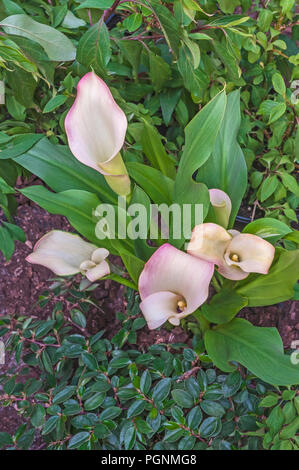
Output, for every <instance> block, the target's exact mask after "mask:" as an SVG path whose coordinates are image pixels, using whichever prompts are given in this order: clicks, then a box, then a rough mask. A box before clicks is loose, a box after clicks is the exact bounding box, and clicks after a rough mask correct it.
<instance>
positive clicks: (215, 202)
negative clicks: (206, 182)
mask: <svg viewBox="0 0 299 470" xmlns="http://www.w3.org/2000/svg"><path fill="white" fill-rule="evenodd" d="M209 194H210V202H211V204H212V206H213V209H214V212H215V216H216V222H217V223H218V224H219V225H221V226H222V227H224V228H227V226H228V222H229V217H230V213H231V211H232V203H231V200H230V198H229V196H228V195H227V194H226V193H225V192H224V191H222V190H221V189H209Z"/></svg>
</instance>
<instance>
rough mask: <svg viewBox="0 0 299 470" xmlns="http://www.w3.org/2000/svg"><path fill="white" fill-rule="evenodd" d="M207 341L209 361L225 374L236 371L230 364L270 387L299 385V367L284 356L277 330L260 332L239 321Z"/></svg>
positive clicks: (208, 335) (211, 332) (222, 327)
mask: <svg viewBox="0 0 299 470" xmlns="http://www.w3.org/2000/svg"><path fill="white" fill-rule="evenodd" d="M204 341H205V346H206V348H207V352H208V354H209V357H210V358H211V359H212V361H213V362H214V364H215V365H216V367H219V369H221V370H223V371H224V372H231V371H232V370H234V368H235V367H234V366H233V365H232V364H231V363H230V362H231V361H236V362H239V363H240V364H242V365H243V366H245V367H247V368H248V369H249V370H250V371H251V372H253V373H254V374H255V375H256V376H257V377H259V378H261V379H262V380H264V381H265V382H268V383H270V384H273V385H297V384H299V365H298V364H297V365H294V364H292V362H291V359H290V356H287V355H285V354H284V350H283V344H282V340H281V337H280V336H279V333H278V331H277V330H276V328H259V327H256V326H253V325H251V323H249V322H248V321H247V320H244V319H242V318H235V319H234V320H232V321H231V322H230V323H226V324H225V325H220V326H216V327H215V328H213V329H212V330H208V331H207V332H206V333H205V336H204Z"/></svg>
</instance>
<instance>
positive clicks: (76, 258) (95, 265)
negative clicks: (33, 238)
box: [26, 230, 110, 282]
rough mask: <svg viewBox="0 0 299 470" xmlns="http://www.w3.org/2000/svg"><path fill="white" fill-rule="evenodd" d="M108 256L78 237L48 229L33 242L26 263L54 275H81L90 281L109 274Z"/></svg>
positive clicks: (102, 250) (107, 253)
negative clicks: (43, 268)
mask: <svg viewBox="0 0 299 470" xmlns="http://www.w3.org/2000/svg"><path fill="white" fill-rule="evenodd" d="M108 255H109V251H108V250H106V249H105V248H98V247H96V246H95V245H93V244H92V243H88V242H86V241H84V240H82V238H80V237H79V236H78V235H75V234H73V233H68V232H63V231H61V230H52V231H51V232H48V233H46V235H44V236H43V237H42V238H41V239H40V240H39V241H38V242H37V243H36V245H35V247H34V249H33V253H31V254H30V255H29V256H27V258H26V260H27V261H29V263H33V264H40V265H42V266H45V267H46V268H48V269H51V271H53V272H54V273H55V274H57V275H58V276H69V275H72V274H77V273H79V272H82V273H83V274H85V276H86V277H87V279H89V281H91V282H94V281H96V280H97V279H100V278H101V277H104V276H107V275H108V274H110V267H109V264H108V263H107V261H105V259H106V258H107V256H108Z"/></svg>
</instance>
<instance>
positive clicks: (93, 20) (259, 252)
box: [0, 0, 299, 450]
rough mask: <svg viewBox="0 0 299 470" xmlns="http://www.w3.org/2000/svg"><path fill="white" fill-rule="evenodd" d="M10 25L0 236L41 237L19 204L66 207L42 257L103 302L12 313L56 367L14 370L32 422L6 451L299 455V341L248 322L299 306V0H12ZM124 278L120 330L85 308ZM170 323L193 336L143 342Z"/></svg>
mask: <svg viewBox="0 0 299 470" xmlns="http://www.w3.org/2000/svg"><path fill="white" fill-rule="evenodd" d="M0 27H1V35H0V59H1V62H0V65H1V79H2V82H1V86H2V88H1V99H2V102H3V104H2V105H1V108H0V111H1V115H2V123H1V129H0V145H1V152H0V169H1V175H0V189H1V199H0V201H1V209H2V214H3V215H2V217H1V226H0V242H1V246H0V247H1V250H2V253H3V255H4V257H5V259H6V261H8V260H9V259H10V258H11V257H12V255H13V251H14V243H15V241H16V240H17V243H20V242H25V240H26V235H25V233H24V231H23V230H22V229H21V228H20V227H19V226H18V225H17V224H16V223H15V219H14V215H15V214H16V211H17V207H18V202H19V201H20V198H26V199H27V200H30V201H32V203H34V204H37V205H39V206H40V207H41V208H42V209H44V210H46V211H47V212H49V213H52V214H57V215H62V216H64V217H66V218H67V220H68V222H69V224H70V226H71V227H72V228H71V232H70V230H69V228H67V231H65V230H61V229H60V227H55V226H53V227H51V228H50V230H49V231H47V232H46V233H45V234H44V236H42V237H41V238H40V240H39V241H38V243H37V244H36V245H35V246H34V247H33V248H32V249H31V253H30V254H29V255H28V256H27V258H26V262H29V263H32V265H33V269H34V268H35V266H38V265H41V266H45V267H47V268H48V269H50V270H51V271H52V272H53V273H54V274H55V276H58V277H56V278H55V283H54V288H53V289H54V293H55V294H57V293H58V291H59V293H60V290H61V289H62V293H63V294H67V293H68V289H69V287H66V286H69V285H71V286H72V282H73V281H72V279H73V277H74V276H76V278H75V279H78V278H80V276H81V278H80V280H79V281H78V282H79V286H77V287H76V288H75V287H74V291H73V295H74V296H75V297H76V296H78V297H79V298H81V296H82V297H83V298H84V296H85V295H87V297H88V298H87V300H86V304H85V303H84V306H83V307H82V310H83V312H82V311H81V310H80V309H79V310H78V309H75V310H71V313H70V315H68V317H67V318H64V315H63V313H65V309H64V308H63V305H62V304H61V303H60V301H57V303H56V306H55V307H54V310H53V311H52V313H51V314H49V317H48V318H47V319H40V320H39V319H38V318H36V317H32V316H30V315H27V316H25V317H23V316H21V317H20V316H19V314H18V312H15V315H13V316H8V315H5V316H4V317H3V318H2V319H1V323H2V325H3V328H2V330H1V333H2V336H3V337H4V338H5V342H6V343H5V344H6V346H7V347H9V348H11V349H10V350H11V352H15V354H16V359H17V362H20V360H21V358H23V360H24V362H25V363H27V364H28V366H30V367H31V368H33V369H34V370H35V371H38V372H37V374H42V375H41V377H43V378H45V380H43V379H38V378H35V379H34V380H33V379H32V378H30V379H28V382H26V383H25V384H23V383H22V382H19V381H17V382H16V380H15V379H16V377H15V374H14V372H13V370H9V371H8V373H7V374H5V373H4V375H3V376H2V379H1V389H2V392H1V393H2V398H1V400H2V402H3V403H4V404H5V405H14V406H15V407H16V408H17V409H18V411H19V412H20V413H21V414H22V416H23V417H24V419H25V423H24V424H23V425H22V426H21V428H19V430H18V431H17V433H16V434H15V435H14V436H10V435H9V434H7V433H4V434H1V439H2V441H1V442H2V445H3V446H8V447H13V448H30V447H31V445H32V443H33V442H36V441H35V440H34V439H42V440H43V441H42V442H43V443H41V442H40V446H41V447H42V448H45V446H46V447H48V448H53V449H54V448H69V449H72V448H80V449H81V448H82V449H93V448H103V449H104V448H105V449H106V448H108V449H110V448H111V449H120V448H125V449H133V448H134V449H166V448H167V449H172V448H179V449H186V450H187V449H200V448H202V449H206V448H210V447H211V448H212V449H247V448H249V449H258V448H263V447H264V448H266V449H270V448H272V449H281V450H283V449H286V450H289V449H296V448H298V438H297V437H296V433H297V431H298V401H297V398H298V396H297V395H298V392H297V390H298V382H299V365H298V364H299V361H298V357H297V352H296V348H297V347H298V343H299V339H298V336H297V337H296V336H295V338H294V341H293V343H292V345H291V346H292V348H293V349H294V351H286V352H285V351H284V347H283V342H282V339H281V337H280V335H279V333H278V331H277V329H276V328H272V327H271V328H270V327H260V326H255V325H254V324H252V323H251V322H249V321H248V320H247V319H245V318H242V311H244V309H246V308H248V309H253V308H256V307H257V308H258V309H257V311H258V315H259V316H263V314H264V307H268V306H272V305H280V304H281V303H282V302H286V301H288V300H292V301H296V300H297V299H298V288H297V285H296V282H297V281H298V277H299V276H298V271H299V268H298V266H299V263H298V257H299V254H298V253H299V251H298V247H297V245H298V231H297V230H296V228H297V212H296V211H297V206H298V199H299V190H298V183H297V180H296V174H297V167H298V162H297V159H296V158H298V155H297V154H296V150H297V148H298V130H297V122H298V117H297V115H298V99H297V95H298V82H299V80H298V73H299V72H298V70H299V69H298V66H299V63H298V48H297V39H298V14H297V13H296V6H295V2H294V1H291V0H280V1H266V2H256V3H252V2H248V1H243V2H242V1H238V0H236V1H234V2H226V1H219V2H215V1H204V2H201V1H193V0H183V1H178V0H177V1H174V2H167V1H164V2H160V1H159V2H158V1H140V2H139V1H131V2H124V1H114V2H113V1H109V0H107V1H106V0H105V1H101V0H92V1H89V0H86V1H62V0H61V1H56V2H54V1H49V2H46V1H34V0H32V1H29V2H22V1H19V2H17V1H16V2H14V1H10V0H3V2H2V6H1V7H0ZM58 228H59V230H57V229H58ZM74 232H75V233H74ZM24 262H25V261H24ZM61 276H62V277H61ZM107 280H110V281H113V282H117V283H119V284H120V285H122V286H125V289H124V290H123V291H122V292H126V295H127V302H128V304H127V305H126V306H125V307H126V310H127V311H126V313H125V312H122V313H121V314H118V315H119V319H120V321H121V323H122V327H121V328H120V329H119V331H118V332H117V333H116V334H115V336H113V338H110V340H111V341H110V340H108V338H107V337H105V334H106V333H105V331H93V332H92V334H91V333H89V332H88V330H86V320H85V317H84V308H86V305H88V302H91V303H96V300H95V299H92V295H93V292H95V290H96V289H97V286H100V285H101V283H104V282H107ZM76 282H77V281H76ZM64 283H66V284H64ZM63 286H64V287H63ZM56 290H57V291H56ZM87 293H88V294H87ZM89 295H90V296H91V298H89ZM88 299H89V300H88ZM43 300H44V298H43V297H42V301H43ZM130 309H133V310H134V313H133V315H132V314H131V313H130ZM295 312H296V310H295ZM116 313H117V312H114V314H115V315H116ZM240 313H241V316H240ZM102 315H105V312H102ZM132 316H133V319H132V320H131V317H132ZM78 327H79V329H80V334H77V333H78V331H76V332H74V331H72V328H75V330H76V328H77V330H78ZM161 327H163V328H166V330H169V331H170V333H171V331H172V328H173V327H175V328H181V329H183V331H184V332H185V333H186V334H187V337H188V338H189V339H188V341H189V344H188V345H186V344H185V346H183V345H182V344H177V343H176V342H174V344H165V341H163V342H162V343H161V344H152V345H147V351H145V349H144V347H142V346H141V345H139V344H138V335H137V334H136V331H137V330H139V329H140V328H144V329H146V331H148V328H149V329H150V330H156V329H159V328H161ZM21 331H22V332H21ZM159 331H160V330H159ZM297 331H298V328H297ZM81 333H82V334H81ZM297 339H298V340H297ZM188 341H187V342H188ZM190 341H191V343H190ZM166 343H167V341H166ZM169 343H173V341H169ZM178 343H180V342H178ZM28 348H29V349H30V352H29V353H28V354H26V353H27V349H28ZM134 348H135V349H134ZM142 353H145V354H142ZM144 358H146V359H144ZM143 360H144V361H145V362H143ZM21 367H23V366H21ZM27 372H28V369H27V368H25V373H27ZM41 380H42V382H41ZM34 384H35V385H36V387H37V385H38V388H36V387H35V385H34ZM27 388H29V391H28V390H27ZM160 395H162V398H161V396H160ZM57 396H58V401H57ZM136 398H137V399H136ZM61 404H63V412H62V405H61ZM159 404H160V405H159ZM36 405H37V406H36ZM158 405H159V406H158ZM269 408H270V409H269ZM111 413H112V414H111ZM29 423H30V424H29ZM32 426H33V427H32ZM35 430H36V431H35ZM40 435H41V436H42V437H41V436H40ZM19 440H20V441H21V443H19Z"/></svg>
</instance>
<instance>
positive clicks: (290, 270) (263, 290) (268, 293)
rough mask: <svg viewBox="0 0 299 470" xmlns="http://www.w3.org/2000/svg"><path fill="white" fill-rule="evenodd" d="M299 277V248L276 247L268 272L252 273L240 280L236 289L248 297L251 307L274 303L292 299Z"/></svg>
mask: <svg viewBox="0 0 299 470" xmlns="http://www.w3.org/2000/svg"><path fill="white" fill-rule="evenodd" d="M298 278H299V250H292V251H287V250H284V249H283V248H276V256H275V258H274V261H273V263H272V266H271V268H270V270H269V273H268V274H250V275H249V276H248V278H246V279H244V280H243V281H240V282H238V284H237V288H236V291H237V293H238V294H239V295H242V296H243V297H247V298H248V305H249V307H262V306H265V305H274V304H277V303H278V302H284V301H285V300H288V299H291V298H292V297H293V295H294V285H295V283H296V282H297V281H298Z"/></svg>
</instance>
